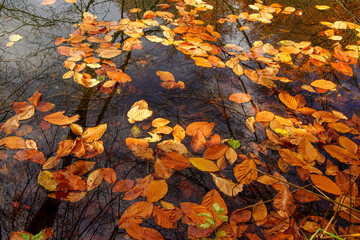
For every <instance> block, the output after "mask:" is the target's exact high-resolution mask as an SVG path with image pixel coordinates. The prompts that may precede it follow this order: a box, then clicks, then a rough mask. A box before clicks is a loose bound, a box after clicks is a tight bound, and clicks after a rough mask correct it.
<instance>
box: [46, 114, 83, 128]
mask: <svg viewBox="0 0 360 240" xmlns="http://www.w3.org/2000/svg"><path fill="white" fill-rule="evenodd" d="M64 112H65V111H61V112H56V113H52V114H49V115H47V116H45V117H44V118H43V119H44V120H45V121H47V122H49V123H52V124H55V125H68V124H70V123H73V122H76V121H77V120H79V115H78V114H76V115H74V116H72V117H68V116H64Z"/></svg>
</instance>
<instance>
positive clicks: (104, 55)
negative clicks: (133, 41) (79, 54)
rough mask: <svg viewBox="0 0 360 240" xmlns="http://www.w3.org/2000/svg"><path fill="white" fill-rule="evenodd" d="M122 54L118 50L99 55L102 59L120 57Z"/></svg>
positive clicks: (108, 50) (104, 51) (102, 52)
mask: <svg viewBox="0 0 360 240" xmlns="http://www.w3.org/2000/svg"><path fill="white" fill-rule="evenodd" d="M121 53H122V51H121V50H116V49H107V50H103V51H101V52H100V53H99V57H101V58H106V59H109V58H114V57H116V56H118V55H120V54H121Z"/></svg>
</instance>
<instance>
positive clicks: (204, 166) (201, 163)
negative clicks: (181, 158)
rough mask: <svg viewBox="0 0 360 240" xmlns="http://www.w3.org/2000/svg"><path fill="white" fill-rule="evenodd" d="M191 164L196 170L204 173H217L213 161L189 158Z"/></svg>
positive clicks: (217, 169) (216, 167)
mask: <svg viewBox="0 0 360 240" xmlns="http://www.w3.org/2000/svg"><path fill="white" fill-rule="evenodd" d="M188 160H189V161H190V162H191V164H192V165H193V166H194V167H196V168H197V169H199V170H201V171H204V172H217V171H219V168H218V166H216V164H215V163H214V162H213V161H210V160H206V159H204V158H189V159H188Z"/></svg>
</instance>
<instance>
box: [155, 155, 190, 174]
mask: <svg viewBox="0 0 360 240" xmlns="http://www.w3.org/2000/svg"><path fill="white" fill-rule="evenodd" d="M161 160H162V162H163V163H164V165H165V166H167V167H169V168H172V169H174V170H183V169H185V168H187V167H190V162H189V161H188V160H187V159H186V157H184V156H183V155H181V154H179V153H177V152H169V153H167V154H166V155H165V156H163V157H162V158H161Z"/></svg>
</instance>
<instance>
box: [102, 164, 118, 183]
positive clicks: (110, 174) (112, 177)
mask: <svg viewBox="0 0 360 240" xmlns="http://www.w3.org/2000/svg"><path fill="white" fill-rule="evenodd" d="M103 174H104V180H105V181H107V182H108V183H110V184H114V183H115V182H116V173H115V171H114V169H112V168H103Z"/></svg>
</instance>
